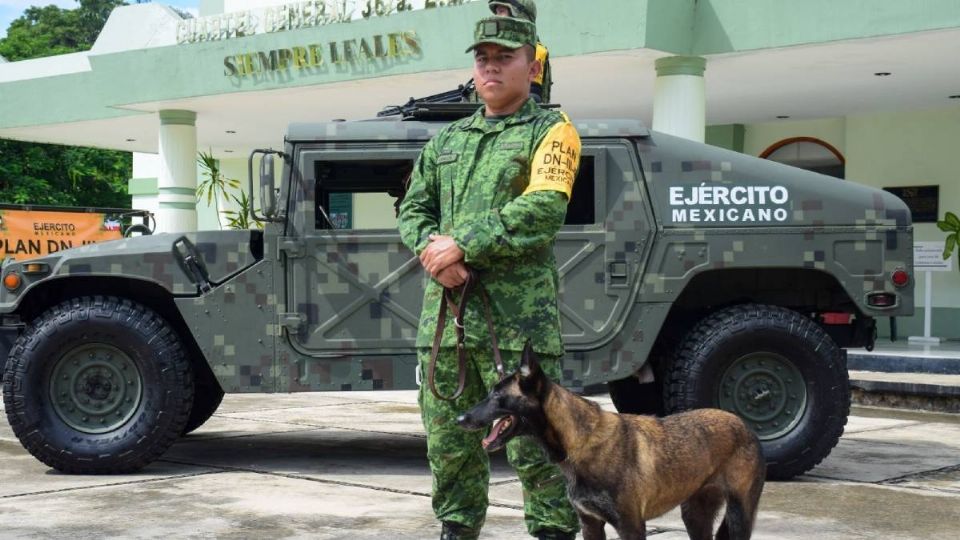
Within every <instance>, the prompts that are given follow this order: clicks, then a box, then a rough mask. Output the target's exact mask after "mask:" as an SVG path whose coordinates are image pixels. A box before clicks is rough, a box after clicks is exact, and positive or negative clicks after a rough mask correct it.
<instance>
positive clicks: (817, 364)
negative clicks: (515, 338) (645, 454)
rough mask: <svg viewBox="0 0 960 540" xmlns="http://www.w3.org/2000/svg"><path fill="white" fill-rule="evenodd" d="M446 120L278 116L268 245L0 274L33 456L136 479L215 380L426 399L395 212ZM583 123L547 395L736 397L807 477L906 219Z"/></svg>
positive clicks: (26, 265)
mask: <svg viewBox="0 0 960 540" xmlns="http://www.w3.org/2000/svg"><path fill="white" fill-rule="evenodd" d="M472 107H474V108H475V107H476V105H473V106H472ZM448 108H449V107H448ZM468 112H469V111H468ZM439 116H440V117H442V116H443V115H439ZM444 125H445V120H443V119H442V118H440V119H438V118H436V117H433V118H431V117H429V116H424V117H421V118H420V119H413V120H409V119H404V120H400V119H397V118H393V119H387V120H377V121H362V122H331V123H321V124H309V125H307V124H294V125H291V126H290V127H289V130H288V133H287V135H286V137H285V143H284V146H283V150H282V151H274V150H255V151H254V152H253V153H252V154H251V156H250V179H249V182H250V191H251V193H253V190H254V186H253V176H254V175H253V168H254V167H255V166H256V164H257V163H258V162H259V165H260V175H259V182H260V188H259V190H258V191H259V192H260V194H259V196H258V197H257V199H258V201H259V202H258V205H257V209H255V210H252V211H251V212H252V213H253V214H254V217H255V218H256V219H258V220H260V221H262V222H263V223H264V224H265V225H264V227H263V230H262V231H261V230H249V231H210V232H192V233H187V234H157V235H153V236H142V237H139V238H129V239H124V240H117V241H113V242H108V243H102V244H95V245H90V246H86V247H81V248H76V249H72V250H68V251H63V252H58V253H55V254H52V255H50V256H47V257H43V258H38V259H33V260H30V261H23V262H16V263H8V264H6V265H5V266H4V267H3V268H2V276H3V278H2V279H3V287H0V322H2V331H3V333H5V334H6V335H8V336H9V337H10V338H12V342H13V345H12V348H10V350H9V358H8V359H7V362H6V367H5V370H4V373H3V399H4V406H5V410H6V414H7V418H8V420H9V422H10V425H11V426H12V428H13V431H14V433H15V434H16V436H17V437H18V438H19V440H20V442H21V443H22V444H23V446H24V447H25V448H26V449H27V450H28V451H29V452H30V453H31V454H33V455H34V456H35V457H36V458H37V459H39V460H40V461H42V462H43V463H45V464H47V465H49V466H50V467H53V468H55V469H58V470H61V471H65V472H72V473H121V472H130V471H134V470H137V469H139V468H141V467H143V466H145V465H147V464H149V463H150V462H151V461H153V460H155V459H157V458H158V457H159V456H160V455H161V454H162V453H163V452H164V451H165V450H167V449H168V448H169V447H170V445H171V444H172V443H173V442H174V441H175V440H176V439H177V438H178V437H181V436H183V435H185V434H187V433H190V432H191V431H193V430H195V429H197V428H198V427H199V426H201V425H202V424H203V423H204V421H206V420H207V419H208V418H209V417H210V416H211V415H212V414H213V413H214V412H215V411H216V410H217V406H218V405H219V404H220V402H221V399H222V397H223V395H224V392H308V391H323V390H334V391H345V390H388V389H413V388H416V387H417V384H418V374H417V369H416V356H415V348H414V338H415V336H416V327H417V323H418V314H419V311H420V306H421V296H422V291H423V285H424V283H425V280H426V279H428V277H427V276H425V273H424V272H423V271H422V269H421V266H420V264H419V261H418V259H417V257H416V256H414V254H413V253H411V252H410V251H408V250H407V249H406V248H405V247H404V246H403V245H402V244H401V242H400V237H399V234H398V232H397V230H396V219H395V207H396V204H397V200H398V199H399V198H400V197H402V196H403V192H404V182H405V179H406V178H407V176H408V174H409V172H410V170H411V169H412V166H413V162H414V161H415V160H416V158H417V156H418V154H419V152H420V149H421V148H422V146H423V144H424V143H425V142H426V141H427V140H428V139H429V138H430V137H431V136H433V135H434V134H436V133H437V132H438V130H439V129H440V128H441V127H443V126H444ZM577 128H578V130H579V132H580V134H581V137H582V142H583V150H582V161H581V166H580V170H579V174H578V177H577V180H576V184H575V189H574V192H573V196H572V198H571V201H570V204H569V208H568V212H567V217H566V224H565V225H564V226H563V228H562V230H561V232H560V233H559V236H558V238H557V242H556V247H555V250H556V255H557V261H558V270H559V274H560V276H561V297H560V308H561V313H562V315H561V317H562V328H563V337H564V340H565V344H566V349H567V355H566V357H565V359H564V364H563V380H562V383H563V384H565V385H567V386H568V387H572V388H574V389H580V390H582V389H584V388H597V387H598V386H601V387H602V385H604V384H605V385H606V386H607V388H608V389H609V392H610V394H611V396H612V399H613V402H614V404H615V406H616V407H617V408H618V409H619V410H620V411H621V412H627V413H651V414H667V413H671V412H674V411H680V410H684V409H690V408H697V407H719V408H723V409H727V410H730V411H733V412H735V413H737V414H739V415H740V416H741V417H742V418H744V420H746V422H747V423H748V425H750V426H751V427H752V428H753V429H754V430H756V433H757V434H758V436H759V438H760V439H761V441H762V444H763V449H764V452H765V455H766V458H767V460H768V462H769V476H770V477H771V478H774V479H786V478H791V477H793V476H796V475H799V474H801V473H803V472H805V471H807V470H809V469H811V468H812V467H814V466H815V465H816V464H818V463H819V462H820V461H821V460H823V459H824V457H826V456H827V455H828V454H829V452H830V451H831V449H832V448H833V447H834V446H835V445H836V443H837V441H838V439H839V437H840V435H841V434H842V433H843V429H844V425H845V424H846V421H847V416H848V413H849V407H850V405H849V404H850V390H849V384H848V377H847V372H846V356H845V351H844V349H845V348H848V347H868V348H869V347H871V346H872V345H873V342H874V340H875V336H876V330H875V329H876V321H877V319H878V318H881V317H892V316H902V315H909V314H911V313H912V311H913V286H914V283H913V278H912V256H913V255H912V234H913V228H912V223H911V215H910V212H909V211H908V209H907V207H906V205H905V204H904V203H903V202H902V201H900V200H899V199H897V198H896V197H894V196H893V195H890V194H888V193H886V192H883V191H880V190H877V189H873V188H870V187H866V186H863V185H858V184H854V183H851V182H845V181H843V180H839V179H837V178H833V177H828V176H822V175H819V174H816V173H813V172H808V171H804V170H800V169H796V168H792V167H789V166H785V165H781V164H778V163H774V162H770V161H766V160H762V159H757V158H754V157H750V156H747V155H743V154H739V153H736V152H732V151H728V150H724V149H721V148H717V147H712V146H708V145H705V144H700V143H696V142H692V141H689V140H685V139H681V138H677V137H673V136H670V135H667V134H663V133H656V132H651V131H649V130H648V129H647V128H645V127H644V126H643V125H642V124H641V123H640V122H638V121H632V120H603V121H583V122H578V123H577ZM274 159H277V160H280V161H282V176H281V178H280V179H279V182H276V183H277V184H279V186H275V178H274V176H275V173H274V167H275V164H274ZM276 165H279V162H278V163H277V164H276ZM351 200H352V205H351ZM479 270H481V272H482V269H479ZM6 352H7V351H0V355H2V356H7V354H6Z"/></svg>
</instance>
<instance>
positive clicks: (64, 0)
mask: <svg viewBox="0 0 960 540" xmlns="http://www.w3.org/2000/svg"><path fill="white" fill-rule="evenodd" d="M127 3H128V4H133V3H136V0H127ZM158 3H160V4H165V5H168V6H175V7H178V8H182V9H184V10H186V11H190V12H191V13H193V14H194V15H196V14H197V13H198V11H197V9H198V7H199V6H200V0H162V1H161V2H158ZM50 4H53V5H55V6H59V7H61V8H64V9H73V8H76V7H77V6H79V5H80V4H79V3H78V2H77V1H76V0H0V38H3V37H6V35H7V28H8V27H9V26H10V23H11V22H13V20H14V19H16V18H19V17H20V16H21V15H23V11H24V10H25V9H27V8H28V7H30V6H48V5H50Z"/></svg>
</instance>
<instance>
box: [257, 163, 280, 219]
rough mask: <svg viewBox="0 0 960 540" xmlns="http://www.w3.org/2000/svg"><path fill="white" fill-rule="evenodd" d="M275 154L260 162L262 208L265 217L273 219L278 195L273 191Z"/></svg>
mask: <svg viewBox="0 0 960 540" xmlns="http://www.w3.org/2000/svg"><path fill="white" fill-rule="evenodd" d="M273 170H274V169H273V154H266V155H264V156H263V159H261V160H260V208H261V210H262V211H263V215H264V216H267V217H268V218H270V217H273V215H274V212H276V210H277V195H276V193H275V192H274V190H273Z"/></svg>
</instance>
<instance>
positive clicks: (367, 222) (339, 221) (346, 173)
mask: <svg viewBox="0 0 960 540" xmlns="http://www.w3.org/2000/svg"><path fill="white" fill-rule="evenodd" d="M316 167H317V171H316V178H317V187H316V193H317V200H316V204H317V208H316V212H315V214H314V215H315V217H316V222H315V227H316V228H317V229H352V230H369V229H396V228H397V210H398V209H399V207H400V201H402V200H403V195H404V194H405V193H406V189H405V186H406V182H407V179H408V177H409V176H410V171H412V170H413V162H412V161H408V160H377V161H372V160H371V161H319V162H317V164H316ZM325 214H326V215H325Z"/></svg>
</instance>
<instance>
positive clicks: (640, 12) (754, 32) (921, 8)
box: [0, 0, 960, 128]
mask: <svg viewBox="0 0 960 540" xmlns="http://www.w3.org/2000/svg"><path fill="white" fill-rule="evenodd" d="M218 1H221V3H222V0H210V1H209V2H206V1H205V3H204V4H203V5H202V6H201V7H202V8H203V9H204V12H207V10H214V9H215V8H216V7H217V3H218ZM121 9H122V8H121ZM540 11H541V17H540V19H541V20H540V25H539V33H540V36H541V38H542V39H543V41H544V42H545V43H547V45H548V46H549V47H550V51H551V54H552V55H553V56H554V57H558V56H568V55H581V54H589V53H596V52H604V51H618V50H630V49H643V48H646V49H655V50H660V51H665V52H669V53H675V54H686V55H689V54H693V55H712V54H725V53H731V52H740V51H749V50H756V49H766V48H780V47H790V46H797V45H804V44H811V43H826V42H830V41H835V40H844V39H858V38H864V37H874V36H882V35H897V34H902V33H908V32H919V31H927V30H932V29H938V28H958V27H960V1H957V0H922V1H921V0H914V1H906V0H844V1H841V2H838V1H836V0H803V1H796V0H591V1H590V2H584V1H582V0H550V3H549V7H547V6H546V5H542V6H541V10H540ZM488 13H489V12H488V11H487V5H486V2H484V1H475V2H470V3H467V4H465V5H462V6H452V7H442V8H436V9H426V10H418V11H410V12H404V13H400V14H396V15H392V16H389V17H382V18H372V19H368V20H357V21H353V22H350V23H346V24H335V25H328V26H322V27H316V28H305V29H300V30H290V31H285V32H275V33H267V34H259V35H254V36H249V37H243V38H235V39H229V40H225V41H214V42H202V43H195V44H184V45H172V46H167V47H157V48H152V49H145V50H137V51H127V52H121V53H114V54H105V55H99V56H91V57H90V64H91V66H92V68H93V71H92V72H86V73H76V74H71V75H62V76H54V77H43V78H38V79H32V80H26V81H15V82H7V83H0V93H2V95H3V96H4V99H2V100H0V128H9V127H21V126H33V125H44V124H57V123H64V122H73V121H80V120H94V119H103V118H112V117H117V116H124V115H131V114H142V113H139V112H135V111H131V110H124V107H125V106H130V105H133V104H138V103H150V102H156V101H168V100H177V99H183V98H190V97H198V96H209V95H220V94H229V93H233V92H247V91H254V90H256V91H263V90H271V89H278V88H290V87H297V86H308V85H319V84H326V83H332V82H341V81H348V80H362V79H370V78H378V77H386V76H393V75H403V74H410V73H422V72H435V71H449V70H464V69H465V67H466V66H467V65H468V64H469V60H468V57H467V56H466V54H465V53H464V52H463V51H464V49H465V48H466V46H467V45H468V44H469V43H470V42H471V36H472V34H473V26H474V23H475V21H476V20H477V19H479V18H480V17H482V16H485V15H487V14H488ZM403 31H415V32H416V34H417V36H419V39H420V42H419V45H420V48H421V49H422V50H421V52H420V53H417V54H413V55H410V56H403V57H397V58H380V59H376V60H373V61H360V62H355V63H352V64H350V63H345V64H338V65H331V64H330V63H329V62H327V63H326V64H325V65H323V66H321V67H314V68H307V69H299V70H298V69H289V70H284V71H273V72H269V73H267V74H260V75H256V76H248V77H240V78H238V77H228V76H225V75H224V70H225V68H224V58H225V57H227V56H230V55H236V54H244V53H257V52H269V51H272V50H279V49H289V48H291V47H294V46H302V47H307V46H310V45H313V44H320V45H324V46H329V43H331V42H343V41H345V40H355V39H360V38H366V39H367V40H368V41H369V40H372V38H373V36H375V35H381V36H382V35H387V34H390V33H395V32H403ZM327 58H328V59H329V57H327ZM64 88H70V89H71V96H70V99H69V100H64V99H62V98H63V89H64Z"/></svg>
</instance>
